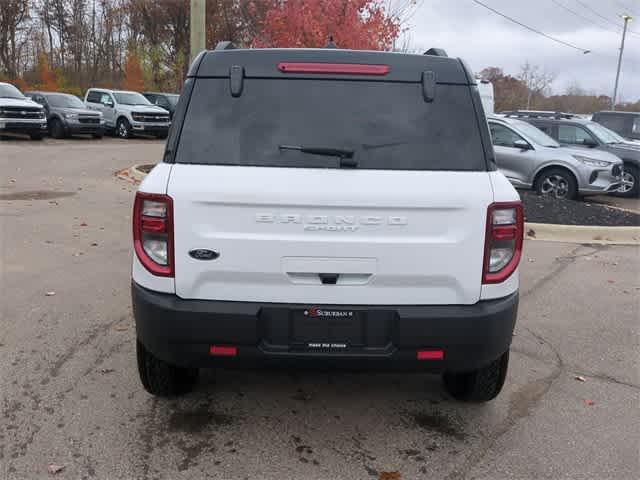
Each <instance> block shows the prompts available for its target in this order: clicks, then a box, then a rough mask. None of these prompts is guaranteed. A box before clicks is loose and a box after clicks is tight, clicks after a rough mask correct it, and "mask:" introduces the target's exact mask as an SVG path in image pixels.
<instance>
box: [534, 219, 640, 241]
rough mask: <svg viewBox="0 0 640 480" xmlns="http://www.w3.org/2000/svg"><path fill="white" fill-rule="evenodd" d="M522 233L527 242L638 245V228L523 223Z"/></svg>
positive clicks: (639, 232)
mask: <svg viewBox="0 0 640 480" xmlns="http://www.w3.org/2000/svg"><path fill="white" fill-rule="evenodd" d="M524 231H525V238H526V239H527V240H543V241H547V242H565V243H592V244H598V245H640V227H598V226H590V225H554V224H551V223H525V224H524Z"/></svg>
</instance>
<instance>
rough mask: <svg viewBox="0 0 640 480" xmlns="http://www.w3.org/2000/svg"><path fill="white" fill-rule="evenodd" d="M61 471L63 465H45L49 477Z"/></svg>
mask: <svg viewBox="0 0 640 480" xmlns="http://www.w3.org/2000/svg"><path fill="white" fill-rule="evenodd" d="M62 470H64V466H63V465H56V464H55V463H50V464H49V465H47V472H49V473H50V474H51V475H55V474H56V473H59V472H61V471H62Z"/></svg>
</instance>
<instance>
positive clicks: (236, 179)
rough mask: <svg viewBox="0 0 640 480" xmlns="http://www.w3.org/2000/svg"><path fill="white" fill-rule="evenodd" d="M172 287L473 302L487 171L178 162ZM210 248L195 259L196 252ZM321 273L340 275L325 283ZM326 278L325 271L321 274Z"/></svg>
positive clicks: (326, 300)
mask: <svg viewBox="0 0 640 480" xmlns="http://www.w3.org/2000/svg"><path fill="white" fill-rule="evenodd" d="M168 194H169V195H170V196H171V197H172V198H173V199H174V214H175V215H174V218H175V263H176V267H175V268H176V277H175V278H176V293H177V294H178V295H179V296H180V297H182V298H185V299H216V300H237V301H255V302H283V303H315V304H376V305H385V304H406V305H412V304H415V305H424V304H432V305H436V304H443V305H445V304H473V303H475V302H477V301H478V300H479V297H480V279H481V275H482V273H481V270H482V259H483V248H484V235H485V221H486V211H487V206H488V205H489V204H490V203H491V202H492V190H491V186H490V183H489V178H488V174H487V173H486V172H426V171H425V172H403V171H364V170H363V171H359V170H335V169H334V170H330V169H327V170H317V169H282V168H268V167H266V168H260V167H230V166H214V165H208V166H204V165H181V164H178V165H175V166H174V168H173V170H172V174H171V179H170V182H169V190H168ZM202 248H204V249H209V250H214V251H216V252H218V253H219V255H220V256H219V257H218V258H217V259H216V260H209V261H204V260H197V259H194V258H192V257H191V256H190V255H189V252H190V251H191V250H194V249H202ZM321 274H338V275H339V276H338V278H337V283H336V284H335V285H328V284H323V283H322V278H321ZM325 281H326V277H325Z"/></svg>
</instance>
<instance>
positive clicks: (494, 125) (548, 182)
mask: <svg viewBox="0 0 640 480" xmlns="http://www.w3.org/2000/svg"><path fill="white" fill-rule="evenodd" d="M489 128H490V130H491V139H492V142H493V148H494V150H495V153H496V163H497V164H498V168H499V169H500V171H501V172H502V173H504V175H505V176H506V177H507V178H508V179H509V180H510V181H511V183H512V184H513V185H514V186H515V187H518V188H532V189H534V190H536V191H537V192H538V193H539V194H541V195H553V196H555V197H558V198H569V199H575V198H577V197H579V196H581V195H594V194H602V193H607V192H611V191H615V190H617V189H618V187H619V186H620V182H621V180H622V179H621V175H622V160H620V159H619V158H618V157H616V156H615V155H612V154H610V153H607V152H604V151H598V150H593V151H589V152H585V151H584V150H581V149H575V148H561V147H560V145H559V144H558V142H556V141H555V140H554V139H553V138H551V137H549V136H548V135H547V134H545V133H544V132H542V131H541V130H539V129H537V128H536V127H534V126H533V125H531V124H529V123H527V122H523V121H521V120H517V119H514V118H507V117H498V116H491V117H489Z"/></svg>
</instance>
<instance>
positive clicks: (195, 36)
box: [189, 0, 205, 62]
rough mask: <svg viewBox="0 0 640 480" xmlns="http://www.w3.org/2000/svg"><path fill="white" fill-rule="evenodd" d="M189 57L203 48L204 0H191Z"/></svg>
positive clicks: (191, 59)
mask: <svg viewBox="0 0 640 480" xmlns="http://www.w3.org/2000/svg"><path fill="white" fill-rule="evenodd" d="M190 14H191V18H190V26H191V58H190V60H189V62H193V59H194V58H196V56H197V55H198V54H199V53H200V52H201V51H202V50H204V49H205V0H191V12H190Z"/></svg>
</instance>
